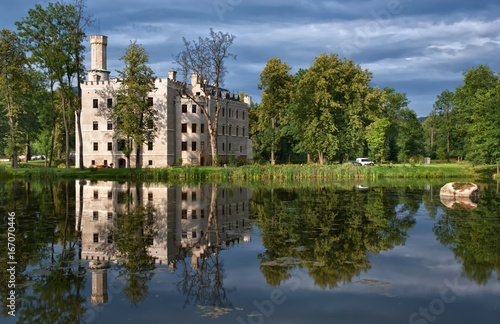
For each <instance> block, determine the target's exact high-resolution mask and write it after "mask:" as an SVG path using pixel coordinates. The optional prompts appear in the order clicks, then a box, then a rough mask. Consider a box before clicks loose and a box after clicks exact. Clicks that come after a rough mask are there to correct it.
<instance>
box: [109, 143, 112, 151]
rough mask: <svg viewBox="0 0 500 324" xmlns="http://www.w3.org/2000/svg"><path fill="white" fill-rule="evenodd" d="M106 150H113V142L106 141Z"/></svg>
mask: <svg viewBox="0 0 500 324" xmlns="http://www.w3.org/2000/svg"><path fill="white" fill-rule="evenodd" d="M108 151H113V142H108Z"/></svg>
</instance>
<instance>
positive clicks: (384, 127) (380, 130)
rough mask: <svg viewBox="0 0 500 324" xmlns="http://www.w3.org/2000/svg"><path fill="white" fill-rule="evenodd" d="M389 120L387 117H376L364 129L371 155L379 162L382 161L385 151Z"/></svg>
mask: <svg viewBox="0 0 500 324" xmlns="http://www.w3.org/2000/svg"><path fill="white" fill-rule="evenodd" d="M390 126H391V122H390V121H389V119H388V118H387V117H384V118H380V119H377V120H376V121H374V122H373V123H371V124H370V125H368V127H367V129H366V141H367V142H368V148H369V149H370V151H371V155H372V156H373V157H374V158H375V159H376V160H377V161H379V162H382V160H383V159H384V157H385V155H386V153H387V148H388V146H387V131H388V129H389V127H390Z"/></svg>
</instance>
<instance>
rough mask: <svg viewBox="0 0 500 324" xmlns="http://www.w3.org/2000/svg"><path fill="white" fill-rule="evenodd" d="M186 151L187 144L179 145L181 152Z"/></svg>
mask: <svg viewBox="0 0 500 324" xmlns="http://www.w3.org/2000/svg"><path fill="white" fill-rule="evenodd" d="M187 149H188V142H182V143H181V150H182V151H187Z"/></svg>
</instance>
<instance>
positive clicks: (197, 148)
mask: <svg viewBox="0 0 500 324" xmlns="http://www.w3.org/2000/svg"><path fill="white" fill-rule="evenodd" d="M107 43H108V38H107V36H103V35H93V36H90V45H91V68H90V70H88V75H87V81H84V82H83V83H82V84H81V89H82V111H81V117H80V118H81V119H80V122H81V129H82V144H83V150H82V152H80V150H79V138H78V136H77V137H76V152H75V159H76V161H78V160H79V157H80V155H83V165H84V167H97V166H105V167H106V166H111V167H119V168H125V167H136V166H140V167H166V166H172V165H176V164H177V165H178V164H181V163H182V165H211V163H212V159H213V158H214V157H213V156H212V155H211V150H210V140H209V138H208V136H209V134H208V127H207V120H206V118H205V115H204V114H203V113H202V112H201V109H200V107H199V106H198V105H197V104H196V103H195V102H194V101H192V100H191V99H190V98H189V96H187V95H182V94H181V93H182V91H181V90H183V91H184V90H185V91H188V92H189V93H190V94H191V95H192V96H197V97H202V96H203V90H202V87H201V85H200V80H198V77H197V75H196V74H192V75H191V84H190V85H189V86H187V87H186V89H184V85H183V84H182V83H181V82H179V81H178V80H177V79H176V72H175V71H169V72H168V78H157V79H156V80H155V90H154V91H153V92H151V93H150V94H149V97H148V104H149V105H151V106H153V107H154V108H155V109H156V111H157V113H158V119H157V120H156V127H157V128H158V131H157V133H156V134H157V135H156V138H155V140H154V141H152V142H147V143H144V144H143V147H142V150H141V152H142V154H141V156H140V159H139V161H136V156H135V154H131V155H130V165H127V159H126V156H125V154H124V152H123V149H124V139H123V138H120V136H119V135H118V134H117V133H116V132H115V124H114V121H113V120H112V119H110V117H109V116H110V114H109V111H110V109H113V106H114V104H115V103H116V95H115V90H116V89H118V88H119V87H120V82H119V80H117V79H110V71H108V70H107V49H106V48H107ZM204 97H205V101H204V104H205V107H209V109H210V110H209V111H210V113H211V114H214V113H215V100H210V97H209V96H204ZM220 98H221V99H220V105H221V107H222V109H221V113H220V115H219V119H218V137H217V145H218V154H219V160H220V161H221V162H222V163H227V162H228V161H230V160H231V159H234V160H240V161H248V160H251V159H252V142H251V140H250V139H249V131H248V120H249V118H248V113H249V109H250V98H249V97H247V96H245V98H244V100H242V101H240V98H239V95H236V94H232V93H230V92H229V91H226V90H221V91H220ZM198 102H199V101H198ZM77 166H78V163H77Z"/></svg>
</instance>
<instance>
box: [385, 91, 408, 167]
mask: <svg viewBox="0 0 500 324" xmlns="http://www.w3.org/2000/svg"><path fill="white" fill-rule="evenodd" d="M409 104H410V101H409V100H408V98H407V97H406V94H405V93H402V92H396V90H395V89H394V88H388V87H386V88H384V89H383V90H382V97H381V101H380V108H381V111H380V118H383V117H385V118H387V119H388V120H390V121H391V125H390V126H389V129H388V130H387V146H388V147H387V153H386V156H385V159H386V160H389V161H398V152H399V148H398V125H399V123H398V121H399V120H400V115H401V110H402V109H406V108H408V105H409Z"/></svg>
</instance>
